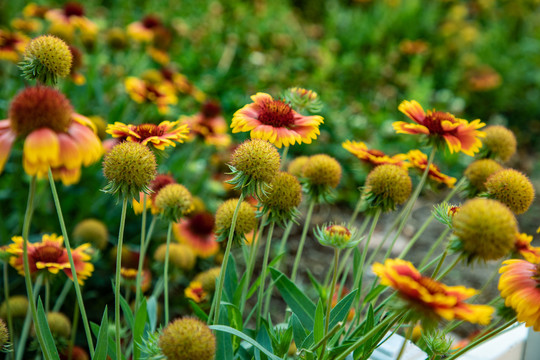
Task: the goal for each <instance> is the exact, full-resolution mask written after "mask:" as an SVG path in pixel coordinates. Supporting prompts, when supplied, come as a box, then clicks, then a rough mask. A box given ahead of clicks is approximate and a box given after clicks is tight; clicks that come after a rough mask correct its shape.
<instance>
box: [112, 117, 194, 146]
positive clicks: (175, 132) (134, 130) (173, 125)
mask: <svg viewBox="0 0 540 360" xmlns="http://www.w3.org/2000/svg"><path fill="white" fill-rule="evenodd" d="M107 133H108V134H111V135H112V136H113V137H114V138H118V139H119V140H120V141H130V142H138V143H141V144H143V145H145V146H150V145H152V147H153V148H155V149H157V150H165V148H166V147H168V146H173V147H174V146H176V143H183V142H184V140H185V139H187V134H188V133H189V128H188V126H187V125H186V124H180V121H172V122H171V121H163V122H161V123H160V124H159V125H155V124H141V125H126V124H123V123H121V122H118V121H117V122H115V123H114V125H108V126H107Z"/></svg>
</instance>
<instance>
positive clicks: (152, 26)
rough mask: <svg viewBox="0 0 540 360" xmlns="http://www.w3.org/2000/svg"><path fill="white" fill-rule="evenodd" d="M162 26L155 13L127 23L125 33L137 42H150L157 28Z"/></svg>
mask: <svg viewBox="0 0 540 360" xmlns="http://www.w3.org/2000/svg"><path fill="white" fill-rule="evenodd" d="M161 27H163V25H162V24H161V20H160V19H159V18H158V17H157V16H155V15H147V16H145V17H144V18H143V19H142V20H141V21H136V22H133V23H131V24H129V25H128V27H127V34H128V36H129V37H131V38H132V39H134V40H135V41H139V42H151V41H152V40H153V39H154V35H155V32H156V30H157V29H159V28H161Z"/></svg>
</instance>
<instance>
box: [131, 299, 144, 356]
mask: <svg viewBox="0 0 540 360" xmlns="http://www.w3.org/2000/svg"><path fill="white" fill-rule="evenodd" d="M147 319H148V311H147V309H146V298H145V297H143V298H142V301H141V304H140V306H139V309H137V313H136V314H135V323H134V326H133V330H132V333H133V344H134V346H133V359H134V360H139V358H140V357H141V349H139V347H138V346H137V344H140V343H141V341H142V337H143V333H144V329H145V327H146V320H147Z"/></svg>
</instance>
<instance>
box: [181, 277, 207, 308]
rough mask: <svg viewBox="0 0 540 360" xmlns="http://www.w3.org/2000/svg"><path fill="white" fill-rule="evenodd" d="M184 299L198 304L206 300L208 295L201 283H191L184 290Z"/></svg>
mask: <svg viewBox="0 0 540 360" xmlns="http://www.w3.org/2000/svg"><path fill="white" fill-rule="evenodd" d="M184 295H185V296H186V298H188V299H191V300H193V301H195V302H196V303H197V304H200V303H202V302H204V301H206V300H207V299H208V293H207V292H206V291H204V289H203V286H202V284H201V282H199V281H192V282H191V283H189V286H188V287H187V288H186V289H185V290H184Z"/></svg>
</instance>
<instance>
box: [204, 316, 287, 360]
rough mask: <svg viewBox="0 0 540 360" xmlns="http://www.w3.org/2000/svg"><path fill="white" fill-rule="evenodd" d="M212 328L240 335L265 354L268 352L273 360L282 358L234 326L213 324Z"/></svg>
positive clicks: (267, 354)
mask: <svg viewBox="0 0 540 360" xmlns="http://www.w3.org/2000/svg"><path fill="white" fill-rule="evenodd" d="M210 329H212V330H217V331H219V332H224V333H229V334H232V335H235V336H238V337H239V338H241V339H242V340H244V341H247V342H248V343H250V344H251V345H253V346H255V347H256V348H257V349H259V350H260V351H261V352H263V353H264V354H266V356H268V357H269V358H270V359H272V360H281V359H280V358H279V357H277V356H276V355H274V354H272V353H271V352H270V351H268V350H266V349H265V348H264V346H262V345H261V344H259V343H258V342H257V341H255V340H253V339H252V338H250V337H249V336H247V335H246V334H244V333H243V332H240V331H238V330H236V329H233V328H232V327H229V326H225V325H211V326H210ZM216 359H220V360H221V359H222V358H219V357H217V356H216Z"/></svg>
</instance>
